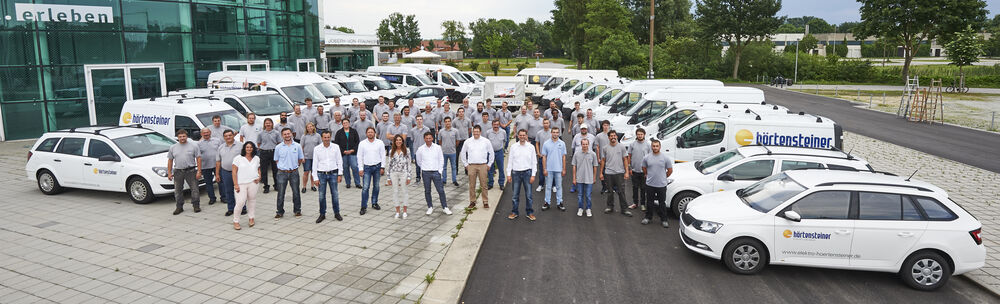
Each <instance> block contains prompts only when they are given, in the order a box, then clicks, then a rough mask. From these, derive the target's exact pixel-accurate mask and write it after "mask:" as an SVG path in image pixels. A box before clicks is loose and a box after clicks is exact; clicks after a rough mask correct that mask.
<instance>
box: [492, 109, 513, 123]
mask: <svg viewBox="0 0 1000 304" xmlns="http://www.w3.org/2000/svg"><path fill="white" fill-rule="evenodd" d="M510 115H511V114H510V111H497V112H496V114H495V115H494V116H495V117H496V119H498V120H500V125H506V124H507V123H508V122H510V118H511V116H510Z"/></svg>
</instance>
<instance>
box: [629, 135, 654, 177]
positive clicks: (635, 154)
mask: <svg viewBox="0 0 1000 304" xmlns="http://www.w3.org/2000/svg"><path fill="white" fill-rule="evenodd" d="M650 153H653V148H651V147H650V146H649V140H648V139H646V140H643V141H638V140H636V141H633V142H632V143H631V144H629V146H628V155H629V157H631V159H630V161H631V162H632V163H631V164H629V168H631V169H632V172H642V160H643V159H644V158H646V155H648V154H650Z"/></svg>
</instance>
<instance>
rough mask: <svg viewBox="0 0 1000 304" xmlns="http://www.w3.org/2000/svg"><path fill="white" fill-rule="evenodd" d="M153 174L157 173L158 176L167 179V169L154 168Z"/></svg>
mask: <svg viewBox="0 0 1000 304" xmlns="http://www.w3.org/2000/svg"><path fill="white" fill-rule="evenodd" d="M153 173H156V175H159V176H160V177H167V168H166V167H153Z"/></svg>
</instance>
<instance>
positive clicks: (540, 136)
mask: <svg viewBox="0 0 1000 304" xmlns="http://www.w3.org/2000/svg"><path fill="white" fill-rule="evenodd" d="M528 137H531V136H530V134H529V136H528ZM549 138H552V129H548V130H546V129H545V128H542V129H541V130H538V133H535V140H536V141H542V140H545V139H549Z"/></svg>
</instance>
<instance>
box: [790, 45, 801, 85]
mask: <svg viewBox="0 0 1000 304" xmlns="http://www.w3.org/2000/svg"><path fill="white" fill-rule="evenodd" d="M798 82H799V39H798V38H796V39H795V76H793V77H792V83H798Z"/></svg>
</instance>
